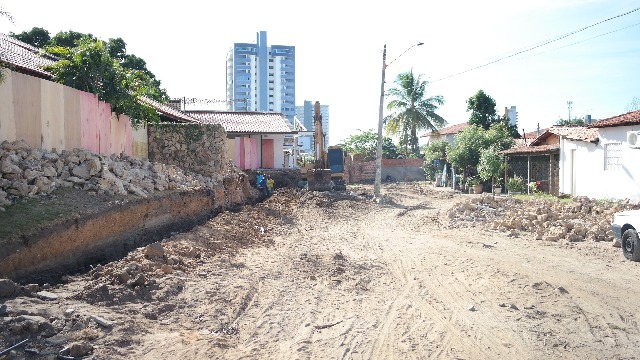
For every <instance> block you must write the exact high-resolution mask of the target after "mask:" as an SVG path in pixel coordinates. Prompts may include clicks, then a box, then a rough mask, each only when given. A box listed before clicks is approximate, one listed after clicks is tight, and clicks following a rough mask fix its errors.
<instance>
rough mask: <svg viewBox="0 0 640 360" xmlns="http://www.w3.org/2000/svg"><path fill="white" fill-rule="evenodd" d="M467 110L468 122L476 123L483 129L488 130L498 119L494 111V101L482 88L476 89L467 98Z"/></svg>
mask: <svg viewBox="0 0 640 360" xmlns="http://www.w3.org/2000/svg"><path fill="white" fill-rule="evenodd" d="M467 111H471V116H470V117H469V124H471V125H478V126H480V127H482V128H483V129H485V130H489V128H490V127H491V125H492V124H494V123H496V122H499V121H500V118H499V117H498V115H497V113H496V101H495V100H494V99H493V98H492V97H491V96H489V95H487V94H485V92H484V90H478V92H477V93H476V94H475V95H473V96H472V97H470V98H469V99H468V100H467Z"/></svg>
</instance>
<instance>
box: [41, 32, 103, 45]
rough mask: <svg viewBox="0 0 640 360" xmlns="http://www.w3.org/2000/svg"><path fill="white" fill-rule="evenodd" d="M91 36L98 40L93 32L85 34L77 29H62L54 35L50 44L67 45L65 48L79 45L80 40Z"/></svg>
mask: <svg viewBox="0 0 640 360" xmlns="http://www.w3.org/2000/svg"><path fill="white" fill-rule="evenodd" d="M86 37H89V38H90V39H92V40H97V39H96V37H95V36H93V35H91V34H83V33H79V32H77V31H73V30H69V31H60V32H59V33H57V34H56V35H55V36H54V37H52V38H51V40H50V41H49V43H48V44H47V45H48V46H51V47H65V48H74V47H76V46H78V41H80V40H82V39H83V38H86Z"/></svg>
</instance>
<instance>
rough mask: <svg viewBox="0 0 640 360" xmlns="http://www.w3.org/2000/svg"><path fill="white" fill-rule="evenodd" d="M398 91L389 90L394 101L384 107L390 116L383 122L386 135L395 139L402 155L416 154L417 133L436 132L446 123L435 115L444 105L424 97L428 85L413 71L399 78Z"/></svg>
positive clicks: (440, 99) (417, 150) (394, 89)
mask: <svg viewBox="0 0 640 360" xmlns="http://www.w3.org/2000/svg"><path fill="white" fill-rule="evenodd" d="M395 84H396V85H397V87H395V88H392V89H389V91H388V94H389V96H390V97H391V98H393V100H391V101H390V102H389V104H388V105H387V109H388V110H390V111H392V114H391V115H389V116H387V117H386V118H385V124H386V131H387V133H388V134H393V135H398V136H400V137H401V138H402V143H403V144H404V146H405V154H407V155H408V154H409V147H410V153H411V154H414V155H418V154H419V152H420V151H419V146H418V131H419V130H431V131H433V130H437V129H438V128H440V127H442V126H444V125H445V124H446V123H447V122H446V121H445V120H444V119H443V118H442V117H441V116H440V115H438V114H436V111H437V110H438V106H440V105H442V104H444V98H443V97H442V96H440V95H436V96H431V97H427V81H425V80H422V75H418V76H414V74H413V71H408V72H404V73H401V74H399V75H398V77H397V78H396V80H395Z"/></svg>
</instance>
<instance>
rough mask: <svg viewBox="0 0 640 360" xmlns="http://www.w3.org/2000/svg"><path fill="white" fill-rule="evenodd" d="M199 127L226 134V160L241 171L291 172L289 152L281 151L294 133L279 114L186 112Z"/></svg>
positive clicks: (292, 157) (292, 159) (291, 154)
mask: <svg viewBox="0 0 640 360" xmlns="http://www.w3.org/2000/svg"><path fill="white" fill-rule="evenodd" d="M186 113H187V115H188V116H190V117H193V118H195V119H197V120H198V121H199V122H201V123H203V124H220V125H221V126H222V127H223V128H224V130H225V131H226V132H227V151H228V154H229V158H231V159H233V161H234V163H235V164H236V165H237V166H238V167H240V168H241V169H281V168H295V167H296V166H297V165H296V163H295V157H294V156H293V154H295V150H296V149H295V146H293V149H292V150H293V151H291V150H289V149H285V147H286V146H285V142H286V139H287V137H293V136H294V135H295V134H296V132H297V131H295V130H292V129H291V126H290V124H289V122H288V120H287V118H285V117H284V116H283V115H282V114H279V113H272V112H270V113H267V112H244V111H243V112H232V111H207V110H197V111H187V112H186Z"/></svg>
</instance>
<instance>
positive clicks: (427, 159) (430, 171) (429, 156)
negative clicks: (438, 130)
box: [423, 140, 451, 180]
mask: <svg viewBox="0 0 640 360" xmlns="http://www.w3.org/2000/svg"><path fill="white" fill-rule="evenodd" d="M450 148H451V146H450V145H449V143H448V142H446V141H444V140H438V141H434V142H432V143H430V144H428V145H427V146H425V147H424V148H423V153H424V173H425V175H426V177H427V179H428V180H435V175H436V170H440V169H435V168H434V166H433V164H434V162H435V161H436V160H439V161H440V162H441V163H444V162H446V161H447V152H449V149H450Z"/></svg>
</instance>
